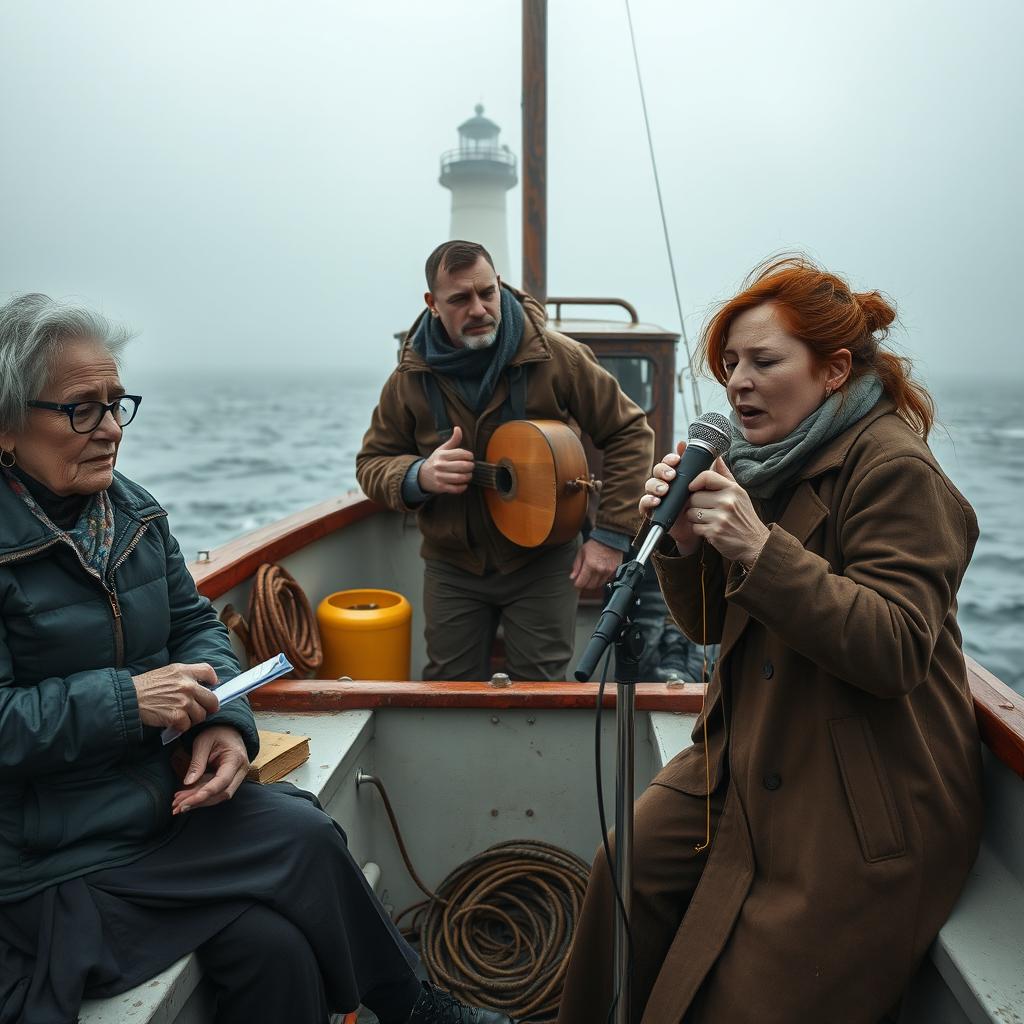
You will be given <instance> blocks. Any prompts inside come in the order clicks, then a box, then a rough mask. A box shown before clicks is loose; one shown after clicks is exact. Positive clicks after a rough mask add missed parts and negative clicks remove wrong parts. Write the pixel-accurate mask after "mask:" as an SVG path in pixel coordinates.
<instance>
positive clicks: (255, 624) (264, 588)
mask: <svg viewBox="0 0 1024 1024" xmlns="http://www.w3.org/2000/svg"><path fill="white" fill-rule="evenodd" d="M221 619H222V621H223V622H224V623H225V625H226V626H227V627H228V629H230V630H232V631H233V632H234V633H237V634H238V636H239V637H241V640H242V643H243V644H244V645H245V649H246V651H247V652H248V654H249V658H250V660H251V662H252V663H253V664H259V663H260V662H261V661H266V660H267V659H268V658H274V657H276V656H277V655H278V653H283V654H284V656H285V657H286V658H287V659H288V660H289V661H290V662H291V663H292V665H293V666H294V667H295V676H296V677H298V678H300V679H308V678H309V677H310V676H312V675H315V673H316V671H317V669H319V668H320V666H321V664H322V663H323V660H324V655H323V648H322V647H321V646H320V633H319V630H318V629H317V625H316V617H315V616H314V614H313V609H312V608H311V607H310V604H309V599H308V598H307V597H306V595H305V592H304V591H303V589H302V587H300V586H299V584H298V582H297V581H296V579H295V577H294V576H292V574H291V573H290V572H288V570H287V569H284V568H282V567H281V566H280V565H270V564H267V563H264V564H263V565H261V566H260V567H259V568H258V569H257V570H256V576H255V578H254V579H253V582H252V591H251V592H250V594H249V618H248V621H246V620H245V619H244V618H242V616H241V615H240V614H239V613H238V612H237V611H236V610H235V609H234V608H233V607H232V606H231V605H228V606H227V607H225V609H224V611H223V612H222V613H221Z"/></svg>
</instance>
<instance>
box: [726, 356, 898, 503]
mask: <svg viewBox="0 0 1024 1024" xmlns="http://www.w3.org/2000/svg"><path fill="white" fill-rule="evenodd" d="M882 390H883V388H882V382H881V381H880V380H879V379H878V377H877V376H876V375H875V374H874V373H870V372H869V373H866V374H864V375H863V376H862V377H858V378H857V379H856V380H855V381H853V382H852V383H851V384H850V385H849V386H848V387H847V388H846V389H845V390H844V391H837V392H836V393H835V394H834V395H832V396H831V397H829V398H826V399H825V401H824V402H822V403H821V405H819V406H818V408H817V409H815V410H814V412H812V413H811V414H810V416H808V417H807V419H805V420H804V421H803V422H802V423H801V424H800V425H799V426H797V428H796V429H795V430H794V431H793V432H792V433H791V434H789V435H787V436H786V437H784V438H782V439H781V440H780V441H771V442H770V443H768V444H751V443H750V442H749V441H747V440H745V439H744V437H743V432H742V431H741V430H740V425H739V417H738V416H737V415H736V413H735V412H733V413H732V414H731V416H730V417H729V418H730V419H731V420H732V444H731V445H730V446H729V469H730V470H732V475H733V476H734V477H736V480H737V482H738V483H739V484H740V485H741V486H742V487H743V488H744V489H745V490H746V492H747V493H748V494H749V495H750V496H751V497H753V498H771V497H773V496H774V494H775V493H776V492H777V491H778V490H779V488H780V487H782V486H783V485H784V484H787V483H789V482H790V481H791V480H792V479H793V478H794V477H796V476H797V475H798V474H799V472H800V470H801V469H802V468H803V466H804V464H805V463H806V462H807V460H808V459H809V458H810V457H811V456H812V455H813V454H814V453H815V452H816V451H817V450H818V449H819V448H821V446H822V445H824V444H826V443H827V442H829V441H831V440H832V438H834V437H838V436H839V435H840V434H841V433H842V432H843V431H844V430H846V428H847V427H851V426H853V424H854V423H856V422H857V421H858V420H859V419H862V418H863V417H864V416H866V415H867V414H868V413H869V412H870V411H871V410H872V409H873V408H874V407H875V405H876V404H877V403H878V400H879V398H881V397H882Z"/></svg>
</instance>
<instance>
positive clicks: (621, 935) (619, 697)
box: [574, 524, 665, 1024]
mask: <svg viewBox="0 0 1024 1024" xmlns="http://www.w3.org/2000/svg"><path fill="white" fill-rule="evenodd" d="M664 532H665V531H664V529H663V528H662V527H661V526H658V525H656V524H655V525H653V526H652V527H651V528H650V530H649V531H648V533H647V536H646V537H645V538H644V541H643V544H641V546H640V550H639V552H638V553H637V556H636V558H634V559H633V560H632V561H629V562H624V563H623V564H622V565H620V566H619V568H618V570H617V571H616V573H615V580H614V581H613V583H612V584H611V595H610V596H609V598H608V602H607V603H606V604H605V606H604V610H603V611H602V612H601V617H600V618H599V619H598V622H597V628H596V629H595V630H594V633H593V636H592V637H591V638H590V642H589V643H588V644H587V647H586V650H585V651H584V652H583V657H582V658H581V659H580V662H579V665H578V666H577V668H576V671H575V673H574V675H575V676H576V679H577V680H578V681H579V682H581V683H585V682H588V681H589V680H590V677H591V676H592V675H593V674H594V672H595V670H596V669H597V665H598V662H599V661H600V660H601V657H602V655H603V654H604V652H605V651H606V650H607V649H608V647H609V645H610V644H612V643H614V644H615V726H616V736H617V745H616V764H615V887H616V889H617V891H618V893H619V896H620V897H621V899H622V910H621V912H620V909H619V907H618V905H616V907H615V921H614V930H613V933H612V934H613V942H612V962H613V965H614V971H615V977H616V978H617V979H618V1001H617V1002H616V1005H615V1024H629V1007H630V972H629V967H630V964H629V936H628V924H629V916H630V912H631V910H632V905H633V787H634V766H635V754H634V746H635V743H634V732H635V713H636V689H635V687H636V683H637V681H638V677H639V670H640V659H641V657H642V656H643V651H644V637H643V633H641V632H640V630H639V628H637V627H636V626H635V625H634V624H633V622H632V620H631V618H630V615H631V613H632V612H633V609H634V608H635V607H636V604H637V596H636V590H637V587H639V585H640V583H641V581H642V580H643V578H644V572H645V571H646V569H647V561H648V559H649V558H650V557H651V553H652V552H653V551H654V548H655V546H656V545H657V543H658V541H659V540H660V539H661V537H662V534H663V533H664Z"/></svg>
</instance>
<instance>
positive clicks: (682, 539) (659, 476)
mask: <svg viewBox="0 0 1024 1024" xmlns="http://www.w3.org/2000/svg"><path fill="white" fill-rule="evenodd" d="M684 451H686V442H685V441H680V442H679V444H678V445H676V450H675V451H674V452H669V453H668V455H666V456H665V457H664V458H663V459H662V460H661V462H659V463H658V464H657V465H656V466H655V467H654V471H653V473H654V475H653V476H651V478H650V479H649V480H648V481H647V483H646V484H644V491H645V493H644V496H643V497H642V498H641V499H640V511H641V512H643V514H644V515H645V516H649V515H651V513H652V512H653V511H654V510H655V509H656V508H657V507H658V506H659V505H660V504H661V499H662V498H664V497H665V495H666V494H668V485H669V484H670V483H671V482H672V481H673V480H675V478H676V466H678V465H679V460H680V459H681V458H682V457H683V452H684ZM691 500H692V499H691ZM687 508H689V502H687V504H686V505H684V506H683V510H682V512H680V513H679V515H678V517H677V518H676V521H675V522H674V523H673V524H672V528H671V529H670V530H668V535H669V536H670V537H671V538H672V539H673V540H674V541H675V542H676V547H677V548H679V553H680V554H681V555H692V554H693V553H694V551H696V550H697V545H698V544H700V537H699V536H698V535H697V534H696V533H695V532H694V530H693V527H692V526H691V525H690V523H689V522H688V521H687V519H686V510H687Z"/></svg>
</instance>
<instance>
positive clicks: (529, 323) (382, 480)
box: [356, 285, 654, 573]
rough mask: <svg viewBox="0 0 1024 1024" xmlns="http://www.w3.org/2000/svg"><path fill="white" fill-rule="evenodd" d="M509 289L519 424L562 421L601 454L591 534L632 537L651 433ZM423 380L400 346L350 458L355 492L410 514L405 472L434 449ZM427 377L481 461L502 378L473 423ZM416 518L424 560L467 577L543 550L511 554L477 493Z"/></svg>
mask: <svg viewBox="0 0 1024 1024" xmlns="http://www.w3.org/2000/svg"><path fill="white" fill-rule="evenodd" d="M502 287H507V286H504V285H503V286H502ZM510 290H511V291H512V292H513V294H514V295H515V296H516V298H517V299H519V301H520V302H521V303H522V305H523V312H524V314H525V317H524V321H525V324H524V329H523V340H522V342H521V343H520V345H519V349H518V350H517V352H516V354H515V355H514V356H513V357H512V360H511V361H510V363H509V365H510V366H517V365H528V366H529V369H528V370H527V373H528V375H529V376H528V378H527V394H526V416H527V418H528V419H554V420H561V421H562V422H563V423H567V424H568V425H569V426H570V427H572V429H573V430H575V431H576V433H577V434H580V433H581V432H582V433H586V434H589V435H590V437H591V439H592V440H593V442H594V444H595V445H596V446H597V447H598V448H600V449H603V451H604V468H603V470H602V477H603V480H604V487H603V489H602V491H601V499H600V503H599V504H598V508H597V516H596V523H595V525H596V526H598V527H601V528H603V529H607V530H614V531H616V532H618V533H623V534H627V535H631V534H632V533H633V531H634V529H635V527H636V522H637V511H636V501H637V495H638V494H639V493H641V491H642V490H643V484H644V480H645V479H646V477H647V476H648V475H649V473H650V469H651V466H652V464H653V456H654V431H652V430H651V428H650V427H649V426H648V425H647V418H646V416H645V415H644V412H643V410H642V409H641V408H640V407H639V406H638V405H636V403H635V402H632V401H631V400H630V399H629V398H627V397H626V395H625V394H624V393H623V391H622V389H621V388H620V387H619V384H618V382H617V381H616V380H615V378H614V377H613V376H612V375H611V374H610V373H608V371H607V370H605V369H603V368H602V367H601V365H600V364H599V363H598V361H597V359H596V358H595V356H594V354H593V353H592V352H591V351H590V349H589V348H587V346H586V345H582V344H580V343H579V342H576V341H573V340H572V339H571V338H567V337H565V336H564V335H562V334H558V333H557V332H556V331H552V330H549V329H548V327H547V326H546V313H545V311H544V308H543V307H542V306H541V305H540V303H538V302H537V301H536V300H535V299H532V298H531V297H530V296H528V295H524V294H523V293H521V292H517V291H515V290H514V289H510ZM418 322H419V321H417V324H418ZM417 324H414V325H413V327H412V329H411V330H410V331H409V337H412V335H413V333H414V332H415V329H416V326H417ZM425 373H433V371H432V370H431V369H430V368H429V367H428V366H427V364H426V362H425V360H424V359H423V358H422V357H421V356H420V355H419V354H418V353H417V352H415V351H414V350H413V348H412V346H411V345H410V344H408V343H406V345H405V347H404V348H403V349H402V354H401V358H400V360H399V363H398V367H397V368H396V369H395V370H394V371H393V372H392V374H391V376H390V377H388V379H387V381H386V382H385V384H384V389H383V391H382V392H381V396H380V402H379V403H378V405H377V408H376V409H375V410H374V412H373V419H372V421H371V423H370V429H369V430H368V431H367V432H366V435H365V436H364V437H363V447H362V449H361V450H360V452H359V454H358V455H357V456H356V478H357V479H358V480H359V486H360V487H362V489H363V492H364V493H365V494H366V495H367V496H368V497H370V498H373V499H374V500H375V501H379V502H381V503H382V504H384V505H387V506H388V507H389V508H393V509H396V510H397V511H400V512H407V511H411V510H410V509H409V507H408V506H407V505H406V504H405V503H404V502H403V501H402V481H403V480H404V479H405V474H406V473H407V472H408V470H409V466H410V465H412V463H413V462H415V461H416V460H417V459H419V458H426V457H427V456H428V455H430V453H431V452H432V451H433V450H434V449H435V448H436V447H437V446H438V445H439V444H440V443H441V439H440V437H439V436H438V432H437V427H436V424H435V423H434V417H433V414H432V412H431V409H430V403H429V401H428V399H427V396H426V393H425V391H424V388H423V375H424V374H425ZM434 376H435V379H436V380H437V382H438V385H439V386H440V388H441V393H442V395H443V396H444V399H445V404H446V406H447V410H448V415H449V417H450V419H451V422H452V425H453V426H456V425H457V426H460V427H462V447H463V448H466V449H468V450H469V451H471V452H473V453H474V455H475V456H476V458H477V459H483V458H484V453H485V452H486V451H487V443H488V441H489V440H490V439H491V435H492V434H493V433H494V431H495V430H496V429H497V427H498V426H500V424H501V419H500V416H501V409H502V406H503V404H504V402H505V398H506V396H507V395H508V380H507V377H506V376H505V375H502V379H501V381H500V382H499V384H498V387H497V389H496V390H495V392H494V395H493V396H492V397H491V400H490V402H489V403H488V404H487V407H486V408H485V409H484V410H483V412H482V413H480V414H479V415H477V414H476V413H474V412H472V411H471V410H470V409H469V408H468V406H467V405H466V403H465V401H464V400H463V398H462V396H461V395H460V394H459V391H458V389H457V388H456V387H455V385H454V384H453V383H452V382H451V381H450V380H448V378H446V377H445V376H444V375H443V374H435V375H434ZM416 514H417V518H418V522H419V527H420V530H421V532H422V534H423V545H422V548H421V554H422V555H423V557H424V558H431V559H437V560H440V561H444V562H447V563H448V564H450V565H454V566H457V567H458V568H460V569H464V570H466V571H468V572H475V573H482V572H483V571H484V568H485V565H486V564H487V563H488V562H489V563H490V564H491V565H493V566H495V567H496V568H498V569H500V570H501V571H502V572H512V571H514V570H516V569H519V568H521V567H522V566H524V565H526V564H527V563H528V562H530V561H531V560H532V559H533V558H536V557H537V555H538V554H540V553H541V551H542V550H543V549H542V548H524V547H520V546H519V545H518V544H513V543H512V541H510V540H508V539H506V538H505V537H504V536H503V535H502V534H501V533H500V532H499V531H498V529H497V528H496V527H495V526H494V525H493V523H492V522H491V520H490V518H489V517H488V515H487V512H486V506H485V504H484V498H483V492H482V491H481V490H480V489H479V488H476V487H470V488H469V490H468V491H466V492H465V493H464V494H439V495H436V496H435V497H433V498H431V499H430V500H429V501H427V502H425V503H424V504H423V505H421V506H420V507H419V508H418V509H417V510H416Z"/></svg>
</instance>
